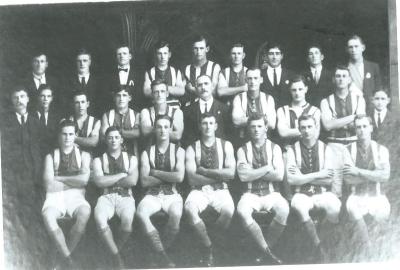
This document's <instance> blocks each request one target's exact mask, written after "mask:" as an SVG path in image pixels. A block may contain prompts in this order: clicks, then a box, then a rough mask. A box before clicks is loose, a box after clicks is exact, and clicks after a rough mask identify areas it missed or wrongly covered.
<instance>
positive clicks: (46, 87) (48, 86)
mask: <svg viewBox="0 0 400 270" xmlns="http://www.w3.org/2000/svg"><path fill="white" fill-rule="evenodd" d="M43 90H50V91H51V94H52V95H53V87H51V85H49V84H41V85H40V86H39V89H38V92H39V93H42V91H43Z"/></svg>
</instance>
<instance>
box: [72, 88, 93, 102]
mask: <svg viewBox="0 0 400 270" xmlns="http://www.w3.org/2000/svg"><path fill="white" fill-rule="evenodd" d="M77 96H85V97H86V101H89V96H88V94H87V93H86V92H85V91H82V90H79V91H74V94H73V95H72V100H74V99H75V97H77Z"/></svg>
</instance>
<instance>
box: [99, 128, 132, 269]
mask: <svg viewBox="0 0 400 270" xmlns="http://www.w3.org/2000/svg"><path fill="white" fill-rule="evenodd" d="M105 136H106V144H107V150H106V152H105V153H103V154H102V155H101V156H100V157H97V158H95V159H94V161H93V180H94V182H95V183H96V185H97V186H98V187H99V188H102V189H103V195H101V196H100V197H99V198H98V200H97V204H96V208H95V209H94V218H95V221H96V224H97V228H98V231H99V234H100V236H101V238H102V239H103V241H104V243H105V244H106V246H107V247H108V249H109V250H110V252H111V253H112V255H113V261H114V262H113V263H114V265H115V266H116V267H118V268H124V263H123V260H122V258H121V256H120V250H121V249H122V248H123V246H124V244H125V242H126V241H127V240H128V239H129V236H130V234H131V232H132V222H133V216H134V215H135V199H134V198H133V196H132V190H131V188H132V187H133V186H135V185H136V183H137V180H138V162H137V158H136V157H135V156H130V155H129V154H128V153H127V152H126V151H122V143H123V138H122V135H121V132H120V131H119V129H117V128H116V127H109V128H107V130H106V133H105ZM114 215H117V216H118V217H119V218H120V220H121V226H120V231H119V239H118V243H117V244H116V243H115V241H114V237H113V233H112V231H111V229H110V227H109V226H108V221H109V220H110V219H111V218H112V217H113V216H114Z"/></svg>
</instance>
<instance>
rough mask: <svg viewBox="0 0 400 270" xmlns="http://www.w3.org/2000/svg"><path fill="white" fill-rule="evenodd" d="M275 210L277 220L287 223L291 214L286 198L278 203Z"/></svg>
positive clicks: (283, 223)
mask: <svg viewBox="0 0 400 270" xmlns="http://www.w3.org/2000/svg"><path fill="white" fill-rule="evenodd" d="M273 210H274V212H275V218H274V219H275V220H276V221H277V222H278V223H280V224H282V225H286V221H287V217H288V216H289V204H288V202H287V201H286V200H285V199H282V200H280V201H279V202H278V203H276V205H275V207H274V209H273Z"/></svg>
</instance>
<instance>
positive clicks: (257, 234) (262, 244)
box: [247, 221, 268, 251]
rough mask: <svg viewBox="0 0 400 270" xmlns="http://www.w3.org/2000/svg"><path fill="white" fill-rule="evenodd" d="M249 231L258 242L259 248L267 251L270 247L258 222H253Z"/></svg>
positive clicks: (249, 226) (248, 227) (248, 228)
mask: <svg viewBox="0 0 400 270" xmlns="http://www.w3.org/2000/svg"><path fill="white" fill-rule="evenodd" d="M247 230H248V232H249V233H250V235H251V237H252V238H253V240H254V241H255V242H256V244H257V246H258V247H259V248H260V249H261V250H263V251H264V250H265V249H266V248H267V247H268V244H267V242H266V241H265V238H264V235H263V232H262V230H261V228H260V226H259V225H258V224H257V222H255V221H254V222H253V223H251V224H250V225H248V226H247Z"/></svg>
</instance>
